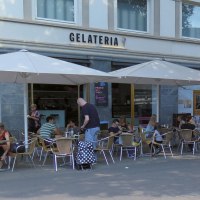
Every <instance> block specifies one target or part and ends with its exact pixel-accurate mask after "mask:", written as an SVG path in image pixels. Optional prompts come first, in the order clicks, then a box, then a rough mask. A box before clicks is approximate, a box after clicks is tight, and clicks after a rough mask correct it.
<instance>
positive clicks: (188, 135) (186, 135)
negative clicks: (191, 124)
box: [179, 129, 192, 141]
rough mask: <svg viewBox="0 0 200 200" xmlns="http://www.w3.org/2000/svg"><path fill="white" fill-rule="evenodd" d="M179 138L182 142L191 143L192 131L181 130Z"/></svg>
mask: <svg viewBox="0 0 200 200" xmlns="http://www.w3.org/2000/svg"><path fill="white" fill-rule="evenodd" d="M179 135H180V138H181V139H182V140H184V141H191V139H192V130H190V129H181V130H180V132H179Z"/></svg>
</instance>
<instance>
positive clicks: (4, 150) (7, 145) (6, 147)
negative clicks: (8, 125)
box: [0, 123, 10, 169]
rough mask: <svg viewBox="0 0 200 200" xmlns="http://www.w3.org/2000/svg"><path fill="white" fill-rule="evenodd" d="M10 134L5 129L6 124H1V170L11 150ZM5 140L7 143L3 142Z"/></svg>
mask: <svg viewBox="0 0 200 200" xmlns="http://www.w3.org/2000/svg"><path fill="white" fill-rule="evenodd" d="M9 137H10V134H9V132H8V131H7V130H5V128H4V124H3V123H0V141H1V144H0V169H1V168H2V166H3V162H4V161H5V159H6V155H7V154H8V152H9V150H10V141H9ZM4 140H5V142H3V141H4Z"/></svg>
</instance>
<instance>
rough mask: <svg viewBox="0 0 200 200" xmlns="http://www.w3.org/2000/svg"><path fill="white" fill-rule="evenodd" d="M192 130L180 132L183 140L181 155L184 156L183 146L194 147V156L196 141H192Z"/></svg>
mask: <svg viewBox="0 0 200 200" xmlns="http://www.w3.org/2000/svg"><path fill="white" fill-rule="evenodd" d="M192 132H193V131H192V130H190V129H181V130H180V131H179V135H180V139H181V155H182V154H183V146H184V145H190V144H192V145H193V148H192V153H193V155H194V151H195V145H196V140H195V139H192Z"/></svg>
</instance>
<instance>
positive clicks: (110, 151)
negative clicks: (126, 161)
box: [109, 150, 115, 163]
mask: <svg viewBox="0 0 200 200" xmlns="http://www.w3.org/2000/svg"><path fill="white" fill-rule="evenodd" d="M109 153H110V157H111V159H112V161H113V163H115V161H114V158H113V156H112V150H109Z"/></svg>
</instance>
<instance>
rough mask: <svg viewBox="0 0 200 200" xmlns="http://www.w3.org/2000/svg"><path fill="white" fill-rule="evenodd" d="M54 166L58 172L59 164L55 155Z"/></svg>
mask: <svg viewBox="0 0 200 200" xmlns="http://www.w3.org/2000/svg"><path fill="white" fill-rule="evenodd" d="M54 166H55V170H56V172H57V171H58V164H57V156H56V155H54Z"/></svg>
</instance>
